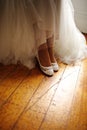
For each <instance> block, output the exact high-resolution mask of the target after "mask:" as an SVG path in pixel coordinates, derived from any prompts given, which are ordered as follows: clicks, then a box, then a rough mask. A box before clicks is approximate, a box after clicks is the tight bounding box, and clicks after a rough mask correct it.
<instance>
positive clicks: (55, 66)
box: [51, 62, 59, 72]
mask: <svg viewBox="0 0 87 130" xmlns="http://www.w3.org/2000/svg"><path fill="white" fill-rule="evenodd" d="M51 65H52V67H53V70H54V72H57V71H58V70H59V66H58V64H57V63H56V62H55V63H51Z"/></svg>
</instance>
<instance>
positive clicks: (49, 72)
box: [37, 56, 54, 76]
mask: <svg viewBox="0 0 87 130" xmlns="http://www.w3.org/2000/svg"><path fill="white" fill-rule="evenodd" d="M37 60H38V62H39V66H40V68H41V70H42V72H43V73H44V74H46V75H48V76H52V75H53V74H54V71H53V67H52V66H49V67H45V66H42V65H41V63H40V60H39V57H38V56H37Z"/></svg>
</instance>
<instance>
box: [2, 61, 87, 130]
mask: <svg viewBox="0 0 87 130" xmlns="http://www.w3.org/2000/svg"><path fill="white" fill-rule="evenodd" d="M59 65H60V70H59V71H58V72H56V73H55V74H54V76H53V77H47V76H45V75H43V74H42V73H41V71H40V70H39V68H38V67H37V68H35V69H33V70H30V71H29V70H28V69H27V68H25V67H23V66H20V65H18V66H14V65H10V66H3V65H0V130H87V59H86V60H84V61H82V62H79V63H77V64H75V65H65V64H62V63H59Z"/></svg>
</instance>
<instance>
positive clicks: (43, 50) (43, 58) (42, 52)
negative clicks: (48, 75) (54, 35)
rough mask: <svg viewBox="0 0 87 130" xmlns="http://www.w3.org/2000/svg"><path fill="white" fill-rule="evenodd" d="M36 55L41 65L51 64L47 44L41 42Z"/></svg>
mask: <svg viewBox="0 0 87 130" xmlns="http://www.w3.org/2000/svg"><path fill="white" fill-rule="evenodd" d="M38 57H39V60H40V63H41V65H42V66H45V67H48V66H51V61H50V56H49V52H48V47H47V44H42V45H40V46H39V48H38Z"/></svg>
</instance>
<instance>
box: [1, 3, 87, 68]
mask: <svg viewBox="0 0 87 130" xmlns="http://www.w3.org/2000/svg"><path fill="white" fill-rule="evenodd" d="M32 1H34V0H26V2H25V0H18V1H16V2H15V0H11V1H10V0H5V1H4V0H1V1H0V10H1V11H0V19H1V20H0V62H1V63H4V64H11V63H15V64H16V63H17V62H18V61H20V62H21V63H22V64H23V65H25V66H27V67H28V68H33V67H34V66H35V61H34V59H35V55H36V51H37V46H38V43H39V41H40V44H41V43H44V41H45V40H46V39H45V34H44V32H43V30H46V29H48V26H49V27H50V26H51V27H53V28H52V29H53V32H54V33H56V35H57V33H59V38H55V53H56V56H57V57H59V58H60V60H61V61H63V62H64V63H67V64H70V63H72V62H76V61H77V60H81V59H84V58H86V57H87V46H86V40H85V38H84V36H83V35H82V34H81V33H80V31H79V30H78V29H77V27H76V25H75V22H74V9H73V6H72V3H71V0H61V4H60V8H57V10H56V12H55V11H53V12H54V13H56V19H57V20H59V21H60V22H59V23H60V24H59V26H58V24H57V25H56V28H55V27H54V26H52V25H51V24H49V23H50V20H52V18H51V17H50V20H49V23H48V26H47V27H46V26H43V21H42V19H41V17H40V14H38V11H37V10H38V8H35V6H34V4H33V2H32ZM44 1H45V2H46V1H47V0H44ZM49 1H50V3H51V6H52V5H53V3H52V2H53V1H55V3H56V7H58V6H59V5H58V0H49ZM49 8H50V7H49ZM52 9H53V10H54V9H56V8H55V5H54V6H53V7H52ZM59 12H60V18H59ZM57 14H58V15H57ZM47 18H48V16H47ZM54 19H55V18H54ZM54 22H55V20H53V23H54ZM36 23H37V24H36ZM35 24H36V25H37V26H35V28H36V36H35V32H34V31H35V30H34V26H33V25H35ZM47 31H48V32H49V35H48V37H49V36H50V35H51V33H53V32H52V30H51V28H50V30H49V29H48V30H47ZM41 32H42V33H41ZM42 34H43V35H42ZM41 36H43V38H41ZM40 38H41V39H42V40H40ZM36 42H37V43H36Z"/></svg>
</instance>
